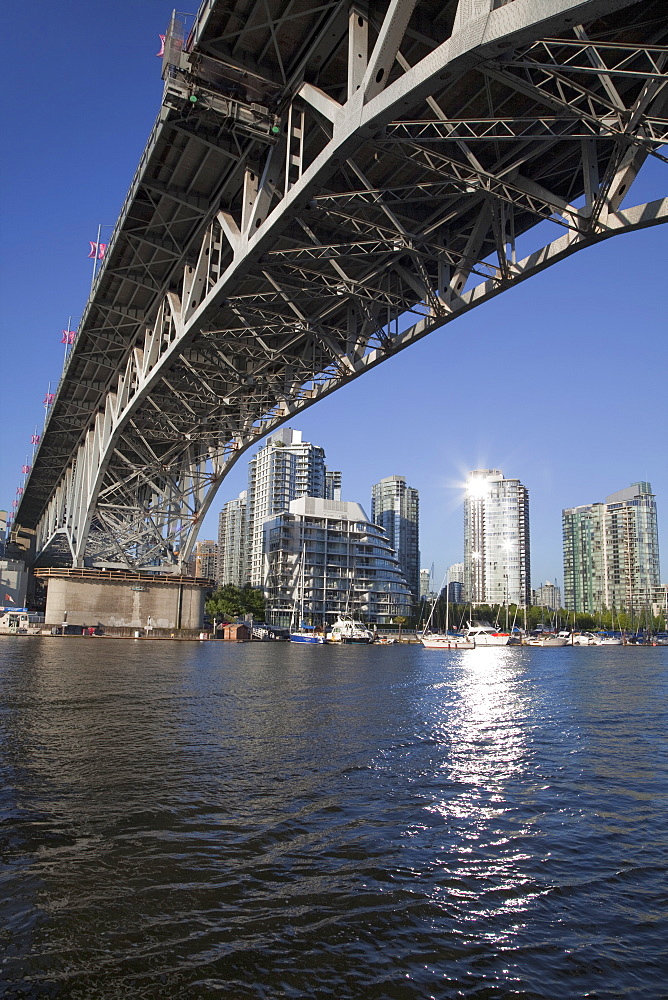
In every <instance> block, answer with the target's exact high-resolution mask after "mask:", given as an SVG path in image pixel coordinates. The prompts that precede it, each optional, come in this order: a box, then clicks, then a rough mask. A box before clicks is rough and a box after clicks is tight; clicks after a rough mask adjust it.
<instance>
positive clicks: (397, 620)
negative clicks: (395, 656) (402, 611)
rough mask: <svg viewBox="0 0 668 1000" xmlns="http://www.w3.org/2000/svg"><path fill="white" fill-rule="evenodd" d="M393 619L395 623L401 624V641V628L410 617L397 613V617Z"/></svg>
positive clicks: (400, 628)
mask: <svg viewBox="0 0 668 1000" xmlns="http://www.w3.org/2000/svg"><path fill="white" fill-rule="evenodd" d="M392 621H393V622H394V624H395V625H398V626H399V642H401V630H402V628H403V627H404V625H405V624H406V622H407V621H408V619H407V618H406V617H405V616H404V615H397V616H396V617H395V618H393V619H392Z"/></svg>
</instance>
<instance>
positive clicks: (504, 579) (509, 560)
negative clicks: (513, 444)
mask: <svg viewBox="0 0 668 1000" xmlns="http://www.w3.org/2000/svg"><path fill="white" fill-rule="evenodd" d="M463 575H464V587H463V599H464V601H466V602H470V603H472V604H519V605H522V606H525V607H526V605H528V604H529V602H530V599H531V564H530V546H529V491H528V490H527V488H526V487H525V486H523V485H522V483H521V482H520V481H519V479H506V478H505V477H504V475H503V473H502V472H501V470H500V469H476V470H475V471H473V472H471V473H470V474H469V479H468V483H467V493H466V499H465V501H464V574H463Z"/></svg>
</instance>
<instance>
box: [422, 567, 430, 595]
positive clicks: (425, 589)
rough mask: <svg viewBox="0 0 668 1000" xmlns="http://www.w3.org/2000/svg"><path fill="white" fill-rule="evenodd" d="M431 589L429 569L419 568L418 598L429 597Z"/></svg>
mask: <svg viewBox="0 0 668 1000" xmlns="http://www.w3.org/2000/svg"><path fill="white" fill-rule="evenodd" d="M431 591H432V585H431V570H430V569H421V570H420V600H424V599H425V598H428V597H429V594H430V593H431Z"/></svg>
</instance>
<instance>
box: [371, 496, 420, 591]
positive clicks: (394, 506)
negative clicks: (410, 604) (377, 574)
mask: <svg viewBox="0 0 668 1000" xmlns="http://www.w3.org/2000/svg"><path fill="white" fill-rule="evenodd" d="M419 512H420V501H419V496H418V491H417V490H416V489H414V488H413V487H412V486H406V480H405V479H404V477H403V476H387V478H386V479H381V481H380V482H379V483H376V484H375V485H374V486H372V488H371V520H372V521H374V522H375V524H379V525H380V526H381V527H382V528H384V529H385V532H386V535H387V540H388V542H389V543H390V545H391V546H392V548H393V549H394V551H395V552H396V553H397V558H398V560H399V565H400V567H401V571H402V573H403V575H404V577H405V579H406V582H407V583H408V586H409V587H410V590H411V593H412V595H413V600H414V601H415V602H416V603H417V601H418V599H419V596H420V541H419Z"/></svg>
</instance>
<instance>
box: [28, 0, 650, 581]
mask: <svg viewBox="0 0 668 1000" xmlns="http://www.w3.org/2000/svg"><path fill="white" fill-rule="evenodd" d="M667 41H668V18H667V16H666V14H665V10H664V5H663V3H662V2H661V0H655V2H652V0H648V2H644V3H642V4H638V3H631V2H630V0H578V2H576V0H540V2H539V0H509V2H505V3H504V2H500V0H494V2H490V0H459V2H457V0H450V2H445V3H443V2H440V0H439V2H429V0H390V2H389V3H387V2H378V0H370V2H368V3H366V2H361V0H359V2H358V0H354V2H352V3H350V2H349V3H342V2H331V3H315V2H313V3H311V4H309V3H307V2H304V3H303V4H301V5H300V6H299V7H294V6H292V5H291V4H289V3H287V4H286V3H284V2H281V0H261V2H260V0H258V2H257V3H251V4H250V5H244V6H243V10H242V9H241V6H239V10H238V11H237V9H236V7H235V5H234V4H227V3H223V2H222V0H207V2H205V3H204V4H203V5H202V8H201V9H200V12H199V14H198V16H197V19H196V22H195V26H194V28H193V30H192V32H191V34H190V37H189V38H187V39H186V38H184V36H183V33H182V32H181V31H180V26H179V23H178V21H177V20H176V19H175V20H173V22H172V25H171V27H170V31H169V34H168V39H167V45H166V56H165V61H164V76H165V94H164V99H163V106H162V108H161V112H160V115H159V117H158V121H157V122H156V124H155V126H154V129H153V131H152V133H151V136H150V138H149V142H148V144H147V147H146V150H145V152H144V154H143V156H142V159H141V162H140V164H139V168H138V170H137V174H136V176H135V179H134V181H133V184H132V187H131V189H130V192H129V194H128V198H127V200H126V203H125V206H124V208H123V211H122V213H121V217H120V219H119V223H118V225H117V227H116V230H115V233H114V236H113V239H112V241H111V243H110V247H109V250H108V254H107V259H106V261H105V264H104V267H103V268H102V270H101V272H100V274H99V276H98V279H97V282H96V285H95V288H94V290H93V294H92V296H91V299H90V301H89V303H88V306H87V309H86V313H85V316H84V318H83V321H82V324H81V326H80V334H79V337H78V339H77V343H76V345H75V348H74V350H73V351H72V353H71V355H70V358H69V361H68V364H67V368H66V371H65V373H64V376H63V379H62V381H61V384H60V386H59V390H58V394H57V398H56V402H55V404H54V406H53V409H52V412H51V415H50V418H49V421H48V425H47V428H46V432H45V434H44V436H43V438H42V442H41V444H40V447H39V451H38V453H37V456H36V458H35V461H34V465H33V471H32V473H31V475H30V478H29V480H28V483H27V485H26V488H25V493H24V495H23V497H22V500H21V506H20V507H19V509H18V512H17V523H18V524H20V525H22V526H24V527H29V528H34V529H35V530H36V537H37V550H38V553H39V555H40V558H41V559H42V561H49V560H53V559H56V558H58V557H59V556H58V551H59V547H60V557H61V558H62V557H63V555H64V554H65V555H66V556H67V558H68V559H69V560H70V561H71V562H72V564H73V565H83V564H84V563H85V564H93V565H98V566H99V565H118V566H126V567H127V566H130V567H133V568H145V567H151V566H152V567H162V568H163V569H166V570H168V569H170V568H173V569H175V570H178V569H180V567H181V566H182V564H183V563H184V562H185V561H186V560H188V559H189V557H190V553H191V550H192V546H193V543H194V541H195V538H196V536H197V532H198V528H199V525H200V523H201V521H202V518H203V516H204V515H205V513H206V512H207V510H208V508H209V506H210V504H211V502H212V500H213V498H214V496H215V494H216V491H217V489H218V487H219V486H220V484H221V482H222V480H223V479H224V477H225V475H226V474H227V472H228V471H229V469H230V468H231V467H232V465H233V464H234V463H235V462H236V461H237V460H238V458H239V457H240V455H242V454H243V453H244V451H245V450H246V449H248V448H249V447H250V446H251V445H253V444H254V443H255V442H257V441H258V440H259V439H260V438H262V437H263V436H264V435H265V434H267V433H268V432H269V431H271V430H273V429H274V428H276V427H278V426H279V425H280V424H281V423H284V422H285V421H286V420H289V419H291V418H293V417H294V416H295V415H296V414H298V413H299V412H301V411H302V410H303V409H305V408H306V407H308V406H311V405H312V404H313V403H315V402H316V401H317V400H318V399H320V398H322V397H323V396H325V395H328V394H329V393H332V392H334V391H335V390H336V389H337V388H339V387H340V386H341V385H344V384H346V383H347V382H349V381H351V380H352V379H354V378H358V377H359V376H360V375H362V374H363V373H364V372H365V371H367V370H368V369H370V368H373V367H375V366H376V365H378V364H380V363H382V361H384V360H385V359H386V358H388V357H389V356H391V355H393V354H396V353H397V352H398V351H400V350H403V349H404V348H406V347H408V346H409V345H410V344H412V343H414V342H415V341H416V340H419V339H420V338H422V337H424V336H426V335H427V334H428V333H430V332H432V331H433V330H436V329H439V328H441V327H443V326H444V325H446V324H447V323H450V322H452V320H454V319H456V318H457V317H458V316H460V315H462V314H463V313H465V312H467V311H469V310H470V309H473V308H475V307H476V306H478V305H480V304H482V303H483V302H487V301H488V300H489V299H491V298H493V297H494V296H495V295H498V294H500V293H501V292H503V291H505V290H506V289H508V288H510V287H512V286H513V285H515V284H517V283H518V282H520V281H524V280H526V279H527V278H529V277H531V276H532V275H534V274H536V273H537V272H539V271H542V270H544V269H545V268H547V267H549V266H551V265H552V264H554V263H557V262H558V261H560V260H563V259H564V258H565V257H567V256H569V255H570V254H572V253H575V252H576V251H578V250H580V249H583V248H585V247H588V246H591V245H593V244H595V243H597V242H599V241H601V240H604V239H607V238H609V237H611V236H614V235H617V234H620V233H625V232H630V231H633V230H636V229H640V228H643V227H647V226H651V225H655V224H658V223H661V222H665V221H666V220H668V200H667V199H663V200H660V201H657V202H653V203H650V204H646V205H639V206H636V207H631V208H621V205H622V202H623V201H624V200H625V199H626V198H627V196H628V191H629V188H630V186H631V185H632V183H633V180H634V178H635V176H636V175H637V173H638V171H639V170H640V168H641V166H642V164H643V162H644V161H645V159H646V158H647V157H648V156H652V157H655V158H657V159H658V160H659V161H661V162H663V163H666V162H667V160H666V157H665V155H664V154H663V153H662V152H661V147H662V145H663V144H664V143H665V142H666V140H667V139H668V88H667V87H666V82H667V80H668V76H667V73H666V66H667V61H668V49H667V48H666V42H667ZM544 221H549V222H551V223H552V224H554V225H555V226H556V233H555V238H554V239H553V240H552V241H550V242H549V243H547V244H546V245H545V246H543V247H541V248H540V249H538V250H536V251H534V252H532V253H529V254H528V255H526V256H525V257H524V258H523V259H518V250H517V240H518V238H519V237H520V236H522V234H524V233H525V232H527V231H528V230H530V229H531V228H532V227H533V226H534V225H536V224H537V223H539V222H544ZM65 543H66V545H65V548H63V546H64V544H65Z"/></svg>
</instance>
